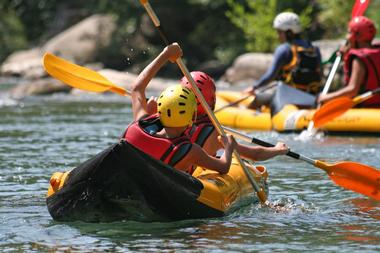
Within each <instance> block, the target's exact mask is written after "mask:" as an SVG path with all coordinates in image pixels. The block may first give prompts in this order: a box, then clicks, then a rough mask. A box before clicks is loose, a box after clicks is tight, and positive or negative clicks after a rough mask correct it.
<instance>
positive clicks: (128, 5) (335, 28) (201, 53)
mask: <svg viewBox="0 0 380 253" xmlns="http://www.w3.org/2000/svg"><path fill="white" fill-rule="evenodd" d="M150 3H151V4H152V6H153V8H154V10H155V11H156V12H157V14H158V16H159V17H160V20H161V24H162V26H163V27H164V29H165V31H166V33H167V35H168V36H169V38H170V40H172V41H178V42H180V45H181V46H182V48H183V49H184V52H185V58H186V61H187V64H188V67H189V68H190V69H204V68H207V67H208V68H211V69H213V70H214V71H213V74H214V75H215V76H218V75H219V74H222V72H223V71H224V70H225V68H226V66H228V65H230V64H231V63H232V61H233V60H234V59H235V58H236V57H237V56H238V55H240V54H242V53H245V52H251V51H252V52H271V51H272V50H273V49H274V48H275V47H276V46H277V44H278V41H277V35H276V33H275V30H274V29H273V28H272V22H273V18H274V17H275V16H276V14H278V13H279V12H281V11H285V10H291V11H294V12H296V13H299V14H300V16H301V19H302V22H303V24H304V26H305V27H306V28H307V29H306V31H305V35H306V36H307V37H309V38H310V39H311V40H318V39H326V38H327V39H336V38H342V37H343V36H344V34H345V32H346V24H347V21H348V20H349V19H350V13H351V9H352V6H353V3H354V1H353V0H350V1H346V0H336V1H329V0H293V1H279V0H256V1H247V0H238V1H234V0H182V1H177V0H160V1H158V0H152V1H150ZM379 9H380V0H373V1H371V3H370V5H369V8H368V10H367V12H366V15H367V16H369V17H370V18H372V19H373V20H374V21H375V23H376V24H379V23H380V15H379V14H378V13H379ZM96 13H101V14H112V15H113V16H114V17H115V18H116V19H117V30H116V32H115V34H114V36H113V38H112V43H111V44H110V45H109V46H108V47H107V48H104V49H102V52H100V53H99V54H98V55H97V58H98V59H96V60H97V61H99V62H102V63H103V64H104V66H105V67H107V68H114V69H118V70H129V71H131V72H133V73H137V72H138V71H140V70H141V68H142V67H143V66H145V64H146V63H147V62H148V61H149V60H151V59H152V57H153V56H154V55H156V53H157V52H158V51H160V50H161V49H162V47H163V45H162V42H161V40H160V38H159V36H158V35H157V33H156V32H155V30H154V27H153V25H152V23H151V21H150V20H149V18H148V17H147V15H146V13H145V11H144V8H142V6H141V5H140V2H139V1H137V0H113V1H108V0H86V1H76V0H75V1H74V0H66V1H58V0H3V1H1V2H0V63H1V62H2V61H3V60H4V59H5V58H6V57H7V56H8V55H9V54H10V53H12V52H14V51H16V50H20V49H27V48H31V47H34V46H38V45H41V44H42V43H44V42H46V41H47V40H48V39H50V38H51V37H53V36H54V35H57V34H59V33H60V32H61V31H63V30H65V29H67V28H68V27H70V26H72V25H74V24H76V23H78V22H79V21H81V20H83V19H84V18H86V17H88V16H91V15H93V14H96ZM127 58H128V59H131V64H126V61H125V59H127ZM174 71H177V70H176V67H175V66H174V65H173V66H170V67H169V68H167V69H165V70H164V71H163V72H161V73H160V74H162V75H169V76H170V75H171V74H173V72H174Z"/></svg>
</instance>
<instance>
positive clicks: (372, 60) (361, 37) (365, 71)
mask: <svg viewBox="0 0 380 253" xmlns="http://www.w3.org/2000/svg"><path fill="white" fill-rule="evenodd" d="M375 35H376V27H375V24H374V23H373V21H372V20H371V19H369V18H367V17H364V16H358V17H354V18H353V19H352V20H351V21H350V22H349V24H348V34H347V41H348V46H347V47H342V48H341V50H340V51H341V53H343V54H344V78H345V83H346V85H345V87H343V88H341V89H339V90H337V91H335V92H331V93H328V94H325V95H322V94H321V95H319V97H318V102H320V103H324V102H327V101H330V100H332V99H336V98H339V97H344V96H347V97H350V98H352V97H355V96H356V95H358V94H362V93H364V92H366V91H372V90H375V89H377V88H379V87H380V45H379V44H377V45H376V44H373V43H372V41H373V39H374V37H375ZM360 106H362V107H380V95H379V94H377V95H374V96H373V97H372V98H370V99H368V100H366V101H364V102H362V103H361V104H360Z"/></svg>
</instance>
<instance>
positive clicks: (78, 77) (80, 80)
mask: <svg viewBox="0 0 380 253" xmlns="http://www.w3.org/2000/svg"><path fill="white" fill-rule="evenodd" d="M43 65H44V67H45V70H46V72H47V73H49V74H50V75H51V76H52V77H54V78H56V79H58V80H60V81H62V82H64V83H66V84H68V85H70V86H72V87H74V88H77V89H81V90H86V91H92V92H105V91H112V92H115V93H118V94H120V95H123V96H125V95H129V94H128V92H127V91H126V90H125V89H124V88H122V87H120V86H117V85H116V84H113V83H112V82H110V81H109V80H108V79H106V78H105V77H104V76H102V75H101V74H99V73H98V72H96V71H94V70H91V69H88V68H85V67H82V66H79V65H76V64H73V63H71V62H68V61H66V60H63V59H62V58H59V57H57V56H55V55H53V54H51V53H45V55H44V57H43Z"/></svg>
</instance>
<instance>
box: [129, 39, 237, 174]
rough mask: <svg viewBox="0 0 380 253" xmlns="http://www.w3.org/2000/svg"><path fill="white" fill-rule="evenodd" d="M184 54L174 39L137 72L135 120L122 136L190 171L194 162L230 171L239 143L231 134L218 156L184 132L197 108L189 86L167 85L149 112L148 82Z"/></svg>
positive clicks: (133, 107) (160, 158) (222, 140)
mask: <svg viewBox="0 0 380 253" xmlns="http://www.w3.org/2000/svg"><path fill="white" fill-rule="evenodd" d="M181 56H182V50H181V48H180V47H179V45H178V44H177V43H173V44H171V45H169V46H167V47H166V48H165V49H164V50H163V51H162V52H161V53H160V54H159V55H158V56H157V57H156V58H155V59H154V60H153V61H152V62H151V63H150V64H149V65H148V66H147V67H145V69H144V70H143V71H142V72H141V73H140V74H139V75H138V77H137V79H136V81H135V82H134V83H133V85H132V89H131V97H132V110H133V119H134V121H133V122H132V123H131V124H130V125H129V126H128V128H127V129H126V131H125V133H124V134H123V138H124V139H125V140H126V141H127V142H129V143H131V144H132V145H133V146H135V147H136V148H138V149H139V150H141V151H143V152H145V153H147V154H149V155H151V156H152V157H154V158H156V159H158V160H161V161H163V162H164V163H166V164H169V165H171V166H173V167H174V168H176V169H179V170H182V171H185V172H188V173H190V174H191V173H192V172H193V170H194V168H195V166H202V167H204V168H208V169H211V170H215V171H218V172H219V173H222V174H224V173H227V172H228V170H229V167H230V165H231V159H232V152H233V149H234V147H235V146H236V141H235V140H234V138H233V137H232V136H230V135H229V136H227V137H225V138H220V139H221V142H222V144H221V145H223V146H224V147H225V152H224V154H223V156H222V157H221V158H219V159H218V158H215V157H213V156H210V155H208V154H207V153H206V151H205V150H203V149H202V148H201V147H200V146H199V145H197V144H193V143H191V142H190V140H189V139H188V137H187V135H185V130H186V129H187V128H188V127H189V126H190V125H191V124H192V123H193V120H194V119H195V117H196V109H197V105H196V99H195V95H194V93H193V92H192V91H191V90H190V89H188V88H185V87H183V86H181V85H179V84H178V85H174V86H170V87H168V88H167V89H165V90H164V91H163V92H162V93H161V95H160V96H159V97H158V99H157V113H155V114H151V115H150V114H149V112H150V111H149V109H148V104H147V102H146V99H145V89H146V87H147V85H148V84H149V82H150V81H151V79H152V78H153V77H154V76H155V75H156V74H157V72H158V71H159V69H160V68H161V67H162V66H163V65H164V64H165V63H167V61H171V62H175V61H176V59H177V58H178V57H181Z"/></svg>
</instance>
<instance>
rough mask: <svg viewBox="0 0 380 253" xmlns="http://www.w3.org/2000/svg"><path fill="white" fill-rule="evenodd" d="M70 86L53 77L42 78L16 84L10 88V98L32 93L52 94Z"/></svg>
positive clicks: (66, 90)
mask: <svg viewBox="0 0 380 253" xmlns="http://www.w3.org/2000/svg"><path fill="white" fill-rule="evenodd" d="M70 90H71V87H70V86H68V85H66V84H63V83H61V82H60V81H58V80H55V79H53V78H44V79H40V80H37V81H32V82H28V83H22V84H18V85H17V86H16V87H14V88H13V89H11V90H10V92H9V94H10V96H11V97H12V98H16V99H20V98H24V97H27V96H32V95H45V94H53V93H56V92H65V93H67V92H69V91H70Z"/></svg>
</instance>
